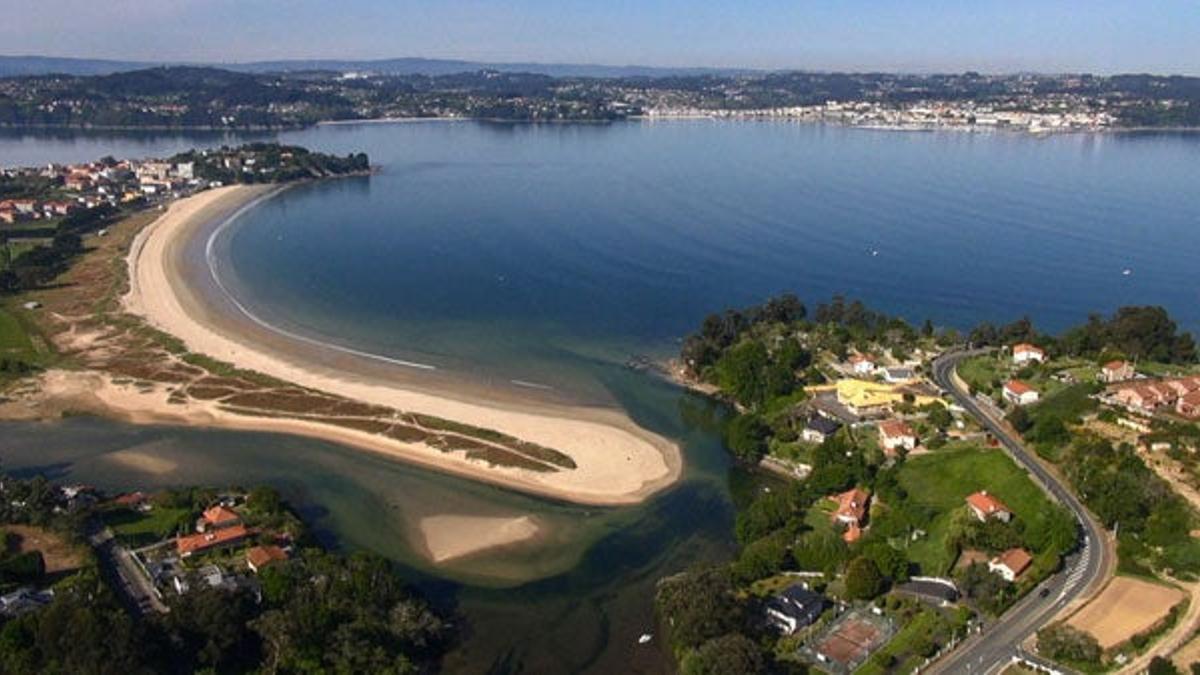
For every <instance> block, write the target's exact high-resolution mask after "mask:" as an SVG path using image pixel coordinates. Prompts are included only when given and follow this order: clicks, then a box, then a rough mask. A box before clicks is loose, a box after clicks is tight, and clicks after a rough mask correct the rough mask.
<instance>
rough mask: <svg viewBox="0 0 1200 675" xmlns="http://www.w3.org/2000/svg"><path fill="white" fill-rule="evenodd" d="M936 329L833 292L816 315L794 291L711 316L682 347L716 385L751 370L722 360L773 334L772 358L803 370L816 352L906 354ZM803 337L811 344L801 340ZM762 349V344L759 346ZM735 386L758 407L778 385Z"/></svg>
mask: <svg viewBox="0 0 1200 675" xmlns="http://www.w3.org/2000/svg"><path fill="white" fill-rule="evenodd" d="M933 333H934V330H933V326H932V324H931V323H930V322H928V321H926V322H925V324H924V325H923V326H922V328H921V329H920V331H919V332H918V330H916V329H914V328H913V327H912V326H911V325H910V324H909V323H908V322H906V321H905V320H904V319H901V318H899V317H894V316H889V315H887V314H883V313H881V312H877V311H874V310H872V309H870V308H868V307H867V306H866V305H865V304H863V302H862V301H860V300H852V301H848V300H846V298H844V297H842V296H840V295H839V296H834V297H833V299H832V300H830V301H829V302H827V303H821V304H818V305H817V306H816V309H815V310H814V311H813V312H812V314H811V317H810V314H809V311H808V307H807V306H806V305H805V304H804V303H803V302H801V300H800V299H799V298H798V297H796V296H795V295H794V294H792V293H785V294H783V295H780V296H778V297H773V298H770V299H769V300H767V301H766V302H764V303H762V304H760V305H753V306H750V307H747V308H744V309H740V310H728V311H726V312H725V313H723V314H711V315H709V316H708V317H706V318H705V319H704V321H703V323H702V324H701V325H700V330H698V331H697V332H695V333H692V334H691V335H688V336H687V337H686V338H685V339H684V341H683V346H682V348H681V350H680V360H681V361H682V363H683V366H684V367H685V368H686V369H687V372H688V374H689V375H691V376H692V377H695V378H698V379H700V380H703V381H706V382H712V383H714V384H715V383H717V381H718V379H719V378H721V376H722V371H723V370H724V371H729V370H730V369H735V370H747V369H746V368H744V367H741V366H738V367H736V368H734V366H733V364H728V363H725V364H723V363H722V361H723V360H724V359H726V358H728V357H730V355H731V353H735V352H736V351H737V349H738V348H742V349H746V347H745V346H744V344H745V343H747V342H759V343H763V342H764V340H765V339H766V338H767V337H770V340H769V342H771V344H762V345H761V346H762V347H764V348H765V349H766V351H767V352H768V356H772V357H773V356H774V355H775V354H777V353H778V354H779V355H780V356H781V357H782V358H781V359H780V360H782V361H783V362H785V363H783V366H784V367H785V368H787V367H792V368H793V369H794V368H803V367H807V366H808V365H809V364H810V363H811V356H812V353H813V351H814V350H828V351H830V352H833V353H834V355H836V356H838V357H839V358H844V357H845V356H846V355H847V353H848V352H849V350H850V348H852V347H857V348H861V349H863V350H866V349H869V348H871V347H873V346H882V347H884V348H887V349H890V350H892V352H893V354H894V355H898V356H902V355H903V354H904V353H906V352H907V351H909V350H911V349H912V348H913V347H914V346H915V345H916V343H917V341H918V340H919V339H920V337H922V336H925V337H931V336H933ZM800 335H804V337H805V338H806V342H805V343H804V344H803V345H801V344H799V343H797V342H796V339H797V337H798V336H800ZM756 349H757V348H756ZM735 358H737V359H739V360H748V361H750V362H751V363H752V364H755V363H758V362H760V361H762V357H761V355H755V354H751V353H749V352H747V353H741V354H737V355H736V357H735ZM750 372H751V374H754V375H756V376H758V377H759V378H760V379H763V380H767V381H770V380H772V379H774V380H779V379H784V380H786V379H787V378H785V377H781V376H780V375H781V374H778V373H776V374H772V373H770V372H769V371H766V370H763V369H761V368H753V369H750ZM726 384H734V386H732V387H730V388H729V390H730V391H735V390H741V389H745V390H746V394H747V396H746V397H745V400H743V397H739V396H737V395H735V398H736V399H738V401H739V403H742V404H744V405H753V404H758V403H761V402H762V401H763V399H764V397H769V396H767V395H768V394H769V393H770V390H772V389H777V388H778V386H779V385H774V386H772V385H771V384H770V383H760V382H753V383H750V384H745V383H740V382H739V383H728V382H727V383H726Z"/></svg>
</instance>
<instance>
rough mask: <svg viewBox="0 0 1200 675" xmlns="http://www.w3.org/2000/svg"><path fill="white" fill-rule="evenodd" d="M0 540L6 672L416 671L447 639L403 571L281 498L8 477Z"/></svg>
mask: <svg viewBox="0 0 1200 675" xmlns="http://www.w3.org/2000/svg"><path fill="white" fill-rule="evenodd" d="M0 537H2V540H3V544H4V546H3V548H2V549H0V631H2V632H3V633H4V635H5V645H6V646H5V650H4V652H3V653H2V654H0V662H2V663H3V666H4V670H5V672H33V671H34V670H36V668H33V669H31V668H29V667H28V664H29V659H31V658H41V659H43V660H45V661H49V662H51V663H55V664H62V666H63V668H64V670H65V671H66V672H176V669H177V668H178V664H179V663H180V660H181V659H182V660H183V662H185V663H193V664H201V667H207V668H209V669H211V670H213V671H215V672H250V671H254V670H258V669H260V668H266V667H267V666H268V665H270V667H271V668H276V669H279V670H282V671H287V672H295V671H296V670H298V669H299V665H300V664H308V667H310V668H312V667H317V668H319V669H322V670H328V671H340V672H383V671H386V670H388V669H397V668H398V669H401V670H404V669H414V670H415V669H418V668H419V667H421V665H420V664H424V663H425V662H426V661H430V662H432V661H436V657H437V656H438V654H439V652H440V648H441V644H442V641H443V639H444V636H443V633H444V627H443V624H442V621H441V619H440V618H439V617H438V616H437V615H435V614H434V613H433V612H432V611H431V610H430V609H429V608H428V607H427V606H426V604H425V603H424V601H423V600H421V599H420V598H419V597H417V596H415V595H414V594H413V593H412V592H411V591H410V590H408V589H406V588H405V587H404V586H403V584H402V583H401V582H400V581H399V578H398V577H397V576H396V573H395V571H394V570H393V569H392V568H391V566H390V563H388V562H387V561H385V560H384V559H383V558H380V557H378V556H373V555H370V554H365V553H359V554H355V555H340V554H337V553H332V552H329V551H326V550H324V548H323V547H322V546H321V545H320V544H319V543H318V542H317V541H316V540H315V539H314V538H313V537H312V535H311V534H309V532H308V531H307V528H306V527H305V526H304V524H303V523H302V522H301V521H300V519H299V518H298V517H297V516H296V515H295V513H294V512H293V511H292V508H291V507H290V506H289V505H288V503H287V502H285V501H284V500H283V498H282V496H281V495H280V494H279V493H278V492H276V491H275V490H274V489H273V488H270V487H267V486H257V487H253V488H249V489H245V488H237V487H229V488H213V487H189V488H172V489H156V490H153V491H147V492H140V491H134V492H122V493H118V494H112V493H108V492H105V491H103V490H100V489H97V488H95V487H92V486H89V485H81V484H54V483H50V482H49V481H47V480H45V478H44V477H42V476H34V477H33V478H19V477H15V476H12V475H0ZM351 625H353V626H355V627H356V628H357V629H358V630H359V631H361V633H357V634H355V637H354V638H353V640H350V639H349V638H348V636H347V635H346V633H347V632H349V630H350V629H349V628H348V627H349V626H351ZM67 626H69V627H70V628H69V629H68V630H69V632H68V633H67V634H68V635H69V637H68V638H66V639H65V640H61V641H58V640H55V641H53V642H50V641H48V640H46V639H45V638H43V637H41V636H42V635H46V634H48V633H54V634H56V635H57V632H56V631H59V630H63V629H64V628H66V627H67ZM219 644H223V645H227V646H225V647H221V648H214V647H213V646H212V645H219ZM349 644H353V649H347V647H348V646H349ZM51 647H53V649H51ZM47 650H50V652H49V653H46V652H47ZM355 650H362V651H361V652H359V651H355ZM34 655H36V656H34ZM98 663H103V664H106V665H105V666H104V667H103V668H97V667H96V666H97V664H98ZM110 667H111V669H110Z"/></svg>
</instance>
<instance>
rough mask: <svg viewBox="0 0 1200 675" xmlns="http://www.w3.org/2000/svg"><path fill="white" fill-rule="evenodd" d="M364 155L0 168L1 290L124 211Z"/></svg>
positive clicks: (344, 168)
mask: <svg viewBox="0 0 1200 675" xmlns="http://www.w3.org/2000/svg"><path fill="white" fill-rule="evenodd" d="M369 169H370V164H369V160H368V158H367V156H366V155H365V154H358V155H351V156H347V157H334V156H331V155H325V154H321V153H314V152H309V151H308V150H307V149H305V148H300V147H291V146H281V145H278V144H275V143H254V144H248V145H243V146H240V147H235V148H230V147H223V148H213V149H206V150H196V151H189V152H185V153H180V154H178V155H175V156H173V157H167V158H147V159H129V158H122V159H117V158H113V157H104V158H101V159H98V160H96V161H93V162H85V163H80V164H48V165H46V166H41V167H0V291H3V292H13V291H19V290H27V289H31V288H36V287H38V286H39V285H41V284H43V283H45V282H46V281H48V280H49V279H51V278H53V277H54V276H55V275H56V274H58V273H60V272H62V270H63V269H64V266H65V264H66V262H67V261H68V260H69V259H70V258H72V257H73V256H74V255H76V254H78V253H79V252H80V251H81V250H82V243H81V239H80V238H81V237H82V236H84V235H89V236H100V237H103V236H105V235H106V234H107V228H108V227H109V226H110V225H112V224H113V223H115V222H117V220H118V219H119V218H120V217H122V216H123V215H128V214H129V213H131V212H133V211H137V210H141V209H145V208H150V207H157V206H160V205H163V204H164V203H165V202H167V201H169V200H172V199H176V198H179V197H184V196H187V195H189V194H192V193H195V192H198V191H201V190H206V189H209V188H215V187H221V186H223V185H232V184H235V183H283V182H288V181H295V180H303V179H313V178H323V177H327V176H336V175H345V174H351V173H359V172H365V171H368V170H369Z"/></svg>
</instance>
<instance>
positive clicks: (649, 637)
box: [638, 633, 654, 645]
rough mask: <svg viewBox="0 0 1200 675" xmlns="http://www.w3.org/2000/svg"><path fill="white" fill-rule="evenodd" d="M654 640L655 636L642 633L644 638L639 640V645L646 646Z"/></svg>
mask: <svg viewBox="0 0 1200 675" xmlns="http://www.w3.org/2000/svg"><path fill="white" fill-rule="evenodd" d="M653 639H654V636H653V635H651V634H649V633H642V636H641V637H640V638H638V644H639V645H644V644H646V643H647V642H649V641H651V640H653Z"/></svg>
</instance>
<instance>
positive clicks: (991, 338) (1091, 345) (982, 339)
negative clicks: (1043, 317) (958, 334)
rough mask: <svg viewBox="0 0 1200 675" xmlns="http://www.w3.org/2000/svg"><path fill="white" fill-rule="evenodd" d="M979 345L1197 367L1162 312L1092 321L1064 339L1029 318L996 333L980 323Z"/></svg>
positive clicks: (1188, 338)
mask: <svg viewBox="0 0 1200 675" xmlns="http://www.w3.org/2000/svg"><path fill="white" fill-rule="evenodd" d="M969 340H970V341H971V342H972V343H975V344H977V345H992V346H1011V345H1012V344H1014V343H1017V342H1036V343H1037V344H1039V345H1041V346H1042V347H1043V348H1046V349H1049V350H1050V351H1051V352H1054V353H1058V354H1062V355H1064V356H1080V357H1085V358H1093V359H1107V358H1110V357H1111V358H1127V359H1131V360H1138V361H1157V362H1160V363H1195V362H1196V358H1197V352H1196V343H1195V339H1194V338H1193V337H1192V334H1191V333H1187V332H1182V333H1181V332H1179V327H1178V326H1177V325H1176V324H1175V322H1174V321H1173V320H1172V319H1171V317H1170V315H1169V314H1168V313H1167V310H1166V309H1164V308H1162V307H1151V306H1139V307H1121V308H1119V309H1117V311H1116V312H1114V313H1113V315H1112V316H1110V317H1108V318H1105V317H1103V316H1102V315H1100V314H1092V315H1090V316H1088V320H1087V322H1086V323H1084V324H1083V325H1080V326H1076V327H1074V328H1071V329H1069V330H1067V331H1066V332H1064V333H1063V334H1062V335H1061V336H1059V337H1057V338H1056V337H1053V336H1050V335H1046V334H1042V333H1038V332H1037V331H1036V330H1035V328H1034V326H1033V323H1032V322H1031V321H1030V320H1029V318H1028V317H1025V318H1022V319H1019V320H1017V321H1014V322H1013V323H1011V324H1008V325H1005V326H1001V327H999V328H997V327H996V326H994V325H992V324H991V323H987V322H984V323H981V324H979V325H978V326H976V327H975V328H974V329H973V330H972V331H971V333H970V335H969Z"/></svg>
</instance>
